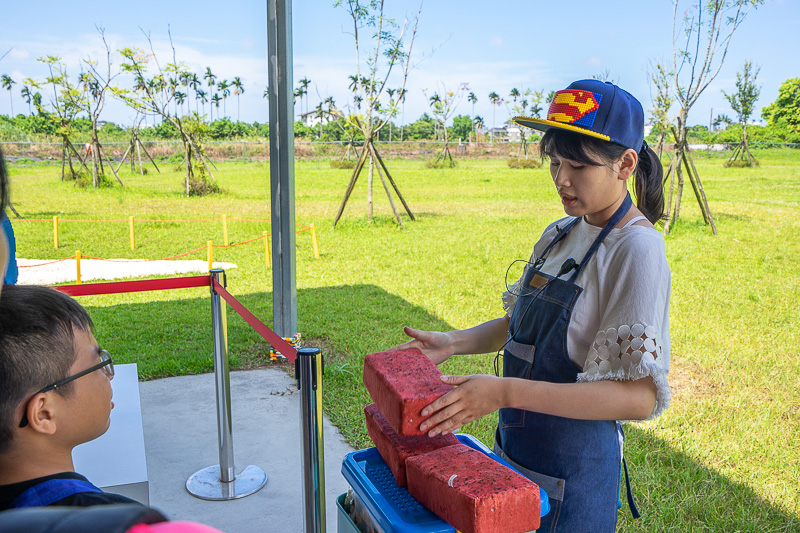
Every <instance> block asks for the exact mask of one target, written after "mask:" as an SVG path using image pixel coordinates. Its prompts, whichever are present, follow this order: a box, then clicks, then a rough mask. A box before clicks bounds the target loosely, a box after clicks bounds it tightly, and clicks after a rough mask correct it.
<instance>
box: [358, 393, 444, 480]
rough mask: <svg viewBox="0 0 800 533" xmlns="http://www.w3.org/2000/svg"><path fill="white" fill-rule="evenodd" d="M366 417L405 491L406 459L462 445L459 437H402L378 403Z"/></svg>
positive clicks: (365, 411)
mask: <svg viewBox="0 0 800 533" xmlns="http://www.w3.org/2000/svg"><path fill="white" fill-rule="evenodd" d="M364 415H366V419H367V431H368V432H369V437H370V438H371V439H372V442H373V443H374V444H375V447H376V448H378V453H380V454H381V457H382V458H383V461H384V462H385V463H386V465H387V466H388V467H389V470H391V471H392V474H393V475H394V479H395V481H397V484H398V485H400V486H401V487H405V486H406V459H408V458H409V457H413V456H415V455H419V454H422V453H428V452H431V451H433V450H438V449H439V448H443V447H445V446H452V445H453V444H459V440H458V437H456V436H455V435H453V434H452V433H449V434H447V435H437V436H435V437H429V436H427V435H419V436H416V437H403V436H402V435H398V434H397V432H396V431H395V430H394V428H392V426H391V425H390V424H389V422H388V421H387V420H386V418H385V417H384V416H383V415H382V414H381V412H380V410H378V406H377V405H375V404H374V403H371V404H369V405H368V406H366V407H365V408H364Z"/></svg>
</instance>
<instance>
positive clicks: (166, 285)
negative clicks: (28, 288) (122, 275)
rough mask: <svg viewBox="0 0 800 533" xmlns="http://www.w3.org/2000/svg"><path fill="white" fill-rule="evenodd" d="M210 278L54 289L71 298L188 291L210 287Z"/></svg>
mask: <svg viewBox="0 0 800 533" xmlns="http://www.w3.org/2000/svg"><path fill="white" fill-rule="evenodd" d="M209 279H210V277H209V276H191V277H187V278H169V279H145V280H139V281H113V282H109V283H90V284H85V285H84V284H82V285H62V286H60V287H53V288H54V289H56V290H59V291H61V292H63V293H65V294H69V295H70V296H89V295H94V294H117V293H121V292H141V291H163V290H166V289H188V288H191V287H208V285H209V283H210V282H209Z"/></svg>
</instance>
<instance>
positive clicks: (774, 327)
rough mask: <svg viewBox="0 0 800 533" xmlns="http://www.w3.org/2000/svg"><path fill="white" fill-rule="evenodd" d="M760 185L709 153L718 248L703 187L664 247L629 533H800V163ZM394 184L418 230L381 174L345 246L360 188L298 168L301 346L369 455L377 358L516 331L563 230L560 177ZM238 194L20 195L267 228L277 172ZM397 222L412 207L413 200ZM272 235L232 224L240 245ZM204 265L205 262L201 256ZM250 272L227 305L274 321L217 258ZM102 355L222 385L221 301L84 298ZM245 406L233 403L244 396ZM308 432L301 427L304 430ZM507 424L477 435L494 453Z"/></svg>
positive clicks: (238, 171)
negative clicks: (663, 343)
mask: <svg viewBox="0 0 800 533" xmlns="http://www.w3.org/2000/svg"><path fill="white" fill-rule="evenodd" d="M757 157H758V158H759V159H760V160H761V166H760V167H758V168H755V169H742V168H729V169H725V168H723V167H722V161H723V159H722V158H720V157H719V156H707V157H704V156H703V155H702V154H699V155H698V156H697V166H698V169H699V171H700V174H701V176H702V178H703V182H704V185H705V189H706V192H707V194H708V197H709V202H710V206H711V210H712V213H713V215H714V217H715V220H716V224H717V228H718V230H719V234H718V235H717V236H714V235H712V232H711V229H710V228H709V227H708V226H706V225H705V224H704V223H703V220H702V217H701V216H700V212H699V209H698V208H697V203H696V201H695V199H694V196H693V193H692V191H691V187H689V186H688V183H687V187H686V191H685V192H686V193H685V195H684V201H683V210H682V216H681V220H679V221H678V222H677V223H674V224H673V226H672V231H671V233H670V235H669V236H668V237H667V238H666V243H667V255H668V259H669V263H670V266H671V269H672V276H673V288H672V302H671V323H672V327H671V336H672V369H671V372H670V381H671V383H672V387H673V402H672V406H671V408H670V409H669V410H668V411H667V412H666V413H665V414H664V416H662V417H660V418H659V419H657V420H655V421H652V422H648V423H644V424H632V425H629V426H628V429H627V436H628V439H627V441H626V456H627V457H628V462H629V468H630V469H631V475H632V480H633V483H634V491H635V494H636V497H637V500H638V503H639V506H640V510H642V511H643V515H644V516H643V518H642V519H641V520H638V521H635V522H634V521H633V520H631V519H630V514H629V513H628V512H627V510H626V509H623V511H625V512H623V513H620V528H619V529H620V531H720V532H733V531H785V532H788V531H800V390H799V389H798V376H800V349H799V348H798V346H800V333H799V332H798V323H800V321H799V320H798V318H800V311H799V310H800V305H799V304H798V300H800V268H798V265H800V161H799V160H798V157H797V156H796V154H789V155H787V152H786V151H785V150H783V151H781V150H779V149H775V150H774V151H770V150H764V151H762V152H759V153H758V154H757ZM388 164H389V166H390V170H391V171H392V174H393V176H394V178H395V179H396V181H397V183H398V185H399V187H400V189H401V191H402V192H403V194H404V196H405V198H406V200H407V201H408V203H409V205H410V207H411V209H412V211H413V212H414V214H415V216H416V218H417V220H416V221H410V220H409V219H408V217H407V216H404V218H403V221H404V224H405V228H406V229H405V230H401V229H399V228H398V226H397V224H396V223H395V222H394V220H393V217H392V214H391V210H390V208H389V205H388V201H387V200H386V196H385V193H384V192H383V189H382V187H381V185H380V182H379V181H378V180H377V178H376V188H375V193H374V194H375V219H374V220H373V221H372V222H368V221H367V218H366V176H362V178H361V179H360V180H359V183H358V185H357V187H356V190H355V192H354V194H353V196H352V197H351V200H350V202H349V204H348V206H347V209H346V210H345V213H344V218H343V219H342V221H341V222H340V223H339V225H338V226H337V228H336V230H333V231H332V230H331V229H330V228H331V225H332V222H333V218H334V216H335V214H336V211H337V209H338V206H339V202H340V200H341V197H342V195H343V193H344V190H345V188H346V186H347V182H348V180H349V177H350V171H348V170H333V169H331V168H330V167H329V165H328V162H327V161H298V162H297V164H296V167H295V168H296V170H295V172H296V218H297V222H298V223H299V224H309V223H312V222H313V223H315V225H316V228H317V235H318V238H319V245H320V251H321V254H322V256H321V258H320V259H315V258H314V255H313V250H312V246H311V239H310V236H309V233H307V232H306V233H300V234H298V235H297V300H298V321H299V330H300V332H301V333H302V334H303V337H304V339H305V341H306V345H316V346H320V347H322V348H323V350H324V352H325V354H326V364H327V368H326V374H325V377H326V381H325V392H324V406H325V410H326V412H327V414H328V415H329V416H330V418H331V420H332V421H333V422H334V424H336V425H337V426H338V427H339V429H340V430H341V431H342V433H343V434H344V435H345V437H346V438H347V439H348V440H349V441H350V442H351V443H352V444H353V445H354V446H356V447H365V446H368V445H369V441H368V437H367V435H366V430H365V426H364V421H363V413H362V408H363V406H364V405H365V404H366V403H368V402H369V399H368V395H367V393H366V391H365V389H364V387H363V385H362V383H361V367H362V362H363V357H364V355H365V354H367V353H370V352H373V351H380V350H382V349H385V348H388V347H391V346H393V345H396V344H398V343H400V342H402V341H404V335H403V333H402V326H403V325H411V326H414V327H418V328H428V329H440V330H441V329H449V328H462V327H468V326H471V325H474V324H476V323H478V322H480V321H484V320H487V319H491V318H495V317H497V316H501V314H502V313H503V309H502V305H501V301H500V294H501V292H502V290H503V289H504V275H505V271H506V268H507V266H508V265H509V263H511V262H512V261H513V260H515V259H519V258H527V257H528V255H529V254H530V252H531V248H532V246H533V243H534V241H535V240H536V239H537V238H538V236H539V234H540V233H541V231H542V230H543V228H544V227H545V225H546V224H547V223H549V222H550V221H552V220H554V219H555V218H558V217H560V216H562V210H561V206H560V204H559V202H558V200H557V198H556V197H555V195H554V191H553V189H552V182H551V180H550V179H549V176H548V174H547V171H546V170H511V169H509V168H508V167H507V166H506V164H505V161H504V160H462V161H460V163H459V166H458V168H457V169H454V170H451V169H447V170H445V169H430V168H426V166H425V164H424V162H423V161H420V160H401V159H398V160H391V161H389V162H388ZM218 166H219V169H218V171H217V172H215V175H216V176H217V179H218V181H219V183H220V185H221V186H222V187H223V188H224V189H225V191H226V192H225V194H222V195H218V196H213V197H206V198H191V199H187V198H184V197H181V196H180V191H181V174H180V172H178V171H177V170H175V169H174V168H166V169H163V170H164V171H163V173H162V174H160V175H159V174H155V173H152V172H151V173H149V174H147V175H146V176H144V177H142V176H139V175H133V174H130V173H129V172H126V171H124V170H123V174H122V178H123V180H124V182H125V187H124V188H121V187H119V186H115V187H112V188H106V189H100V190H92V189H76V188H74V187H73V185H72V183H69V182H61V181H60V179H59V175H58V172H59V169H58V168H57V167H54V166H45V167H40V166H17V165H11V176H12V185H13V189H12V195H13V196H12V199H13V201H14V204H15V206H16V208H17V209H18V210H19V211H20V212H21V213H22V214H23V215H24V216H25V217H28V218H52V217H53V216H54V215H59V216H60V217H61V218H66V219H69V218H74V219H93V220H106V219H127V217H128V216H130V215H133V216H134V217H136V218H140V219H164V220H172V219H198V218H216V217H220V216H221V215H222V214H223V213H225V214H227V215H228V217H236V218H252V219H269V201H268V194H269V181H268V170H269V167H268V165H267V164H264V163H218ZM398 206H399V202H398ZM267 229H269V228H268V226H266V225H265V224H262V223H251V222H231V223H230V230H229V231H230V240H231V241H232V242H238V241H243V240H246V239H250V238H253V237H256V236H258V235H260V234H261V232H262V231H264V230H267ZM15 231H16V233H17V241H18V256H19V257H25V258H31V259H59V258H63V257H69V256H71V255H73V254H74V253H75V250H81V252H82V253H83V254H84V255H90V256H95V257H102V258H117V257H125V258H160V257H166V256H171V255H175V254H178V253H182V252H186V251H189V250H191V249H194V248H197V247H199V246H202V245H204V244H205V242H206V241H207V240H214V242H216V243H221V242H222V225H221V223H220V222H196V223H177V222H174V223H173V222H165V223H140V224H137V230H136V231H137V245H138V247H137V249H136V250H135V251H131V250H130V249H129V242H128V229H127V224H124V223H103V222H98V223H96V224H77V223H74V224H66V223H65V224H62V227H61V247H60V248H59V249H58V250H56V249H54V248H53V242H52V224H50V223H46V222H17V223H15ZM191 258H194V259H204V258H205V252H198V253H197V254H195V255H194V256H192V257H191ZM214 258H215V260H217V261H230V262H234V263H236V264H237V265H238V268H236V269H232V270H229V271H228V273H227V279H228V288H229V290H230V291H231V292H232V293H233V294H234V295H235V296H237V297H238V298H240V300H241V301H242V302H243V303H244V304H245V305H246V306H247V307H248V308H249V309H250V310H251V311H253V312H254V313H255V314H256V315H257V316H259V317H261V318H262V320H263V321H264V322H265V323H267V324H268V325H271V313H272V295H271V276H270V270H269V269H268V268H267V267H266V266H265V264H264V255H263V245H262V244H261V243H260V242H258V241H257V242H255V243H252V244H247V245H242V246H239V247H236V248H225V249H217V250H215V256H214ZM80 301H81V302H82V303H83V304H84V305H86V306H87V307H88V309H89V310H90V312H91V314H92V316H93V318H94V320H95V322H96V324H97V332H96V333H97V337H98V339H99V341H100V343H101V344H102V345H103V346H104V347H106V348H108V349H109V350H110V351H111V353H112V354H113V356H114V359H115V361H118V362H136V363H138V365H139V370H140V374H141V377H142V378H143V379H151V378H157V377H164V376H173V375H181V374H190V373H197V372H208V371H211V370H212V367H213V363H212V357H211V338H210V335H211V325H210V305H209V303H208V302H209V298H208V291H207V289H186V290H175V291H165V292H152V293H136V294H125V295H114V296H102V297H101V296H96V297H83V298H81V300H80ZM228 315H229V341H230V350H231V366H232V368H250V367H254V366H258V365H267V364H271V363H270V362H269V357H268V347H267V346H266V345H265V343H264V342H263V341H262V340H261V339H260V337H258V335H257V334H256V333H255V332H254V331H252V330H251V329H249V327H248V326H247V325H246V324H245V323H244V321H243V320H241V319H240V318H239V317H238V316H235V315H234V313H232V312H231V313H229V314H228ZM491 361H492V356H491V355H480V356H469V357H459V358H455V360H454V361H451V362H448V363H447V364H446V365H444V368H443V370H444V371H445V372H448V373H489V372H491V368H492V366H491ZM233 394H234V395H235V391H233ZM292 416H294V415H292ZM495 420H496V419H495V418H494V417H485V418H484V419H481V420H478V421H475V422H473V423H472V424H470V425H469V426H467V427H465V428H463V431H465V432H467V433H471V434H473V435H475V436H477V437H478V438H480V439H481V440H483V441H484V442H485V443H487V444H491V441H492V432H493V425H494V424H495Z"/></svg>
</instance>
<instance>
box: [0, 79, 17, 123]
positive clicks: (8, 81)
mask: <svg viewBox="0 0 800 533" xmlns="http://www.w3.org/2000/svg"><path fill="white" fill-rule="evenodd" d="M0 83H2V84H3V89H5V90H7V91H8V99H9V100H10V101H11V117H12V118H13V117H14V98H13V96H12V95H11V86H12V85H14V84H15V83H17V82H15V81H14V80H12V79H11V77H10V76H9V75H8V74H3V77H2V82H0Z"/></svg>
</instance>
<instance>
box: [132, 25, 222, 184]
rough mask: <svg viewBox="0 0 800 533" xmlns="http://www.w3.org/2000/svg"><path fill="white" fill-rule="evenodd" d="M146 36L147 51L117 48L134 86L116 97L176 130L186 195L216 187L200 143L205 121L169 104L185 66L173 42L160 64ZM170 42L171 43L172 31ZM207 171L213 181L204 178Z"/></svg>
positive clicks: (197, 115)
mask: <svg viewBox="0 0 800 533" xmlns="http://www.w3.org/2000/svg"><path fill="white" fill-rule="evenodd" d="M146 37H147V40H148V42H149V43H150V52H149V53H148V52H146V51H144V50H140V49H132V48H123V49H122V50H120V52H119V53H120V54H121V55H122V57H123V58H124V60H125V61H124V62H123V63H122V65H121V68H122V70H123V72H128V73H130V74H132V75H133V77H134V87H133V90H131V91H122V90H120V91H118V92H117V97H118V98H120V99H121V100H123V101H124V102H125V103H126V104H127V105H129V106H130V107H132V108H133V109H135V110H136V111H138V112H141V113H144V114H150V115H158V116H160V117H162V118H163V119H164V120H167V121H169V122H170V123H171V124H172V125H173V126H175V129H177V130H178V135H179V136H180V139H181V142H182V143H183V164H184V165H185V167H186V178H185V181H184V185H185V191H186V196H191V195H192V194H199V195H203V194H208V193H211V192H214V191H216V190H219V187H218V186H217V185H216V183H213V182H214V174H213V173H212V172H211V166H212V164H211V163H210V161H209V160H208V157H206V155H205V153H204V151H203V146H202V139H203V137H204V136H205V134H207V130H208V125H207V124H206V123H205V120H204V119H203V117H201V116H200V115H199V114H198V113H193V114H192V116H190V117H185V116H184V117H181V116H180V113H179V111H178V109H177V107H176V108H175V113H174V114H173V113H172V109H171V108H170V106H171V105H173V104H174V103H175V102H176V100H177V98H178V96H179V95H178V93H179V91H178V90H177V87H178V86H179V85H180V83H181V80H182V79H186V75H187V73H188V70H187V67H186V65H185V64H183V63H180V62H178V60H177V57H176V54H175V47H174V46H172V62H171V63H167V64H166V65H165V66H164V67H163V68H162V67H161V65H160V63H159V62H158V59H157V57H156V55H155V52H154V51H153V46H152V41H151V40H150V37H149V35H146ZM170 44H172V36H171V35H170ZM152 64H154V65H155V69H154V73H153V74H152V75H150V74H149V73H148V67H149V66H150V65H152ZM209 83H210V82H209ZM215 96H218V95H215ZM206 173H208V176H209V177H210V178H211V182H212V183H209V182H208V180H207V179H206Z"/></svg>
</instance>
